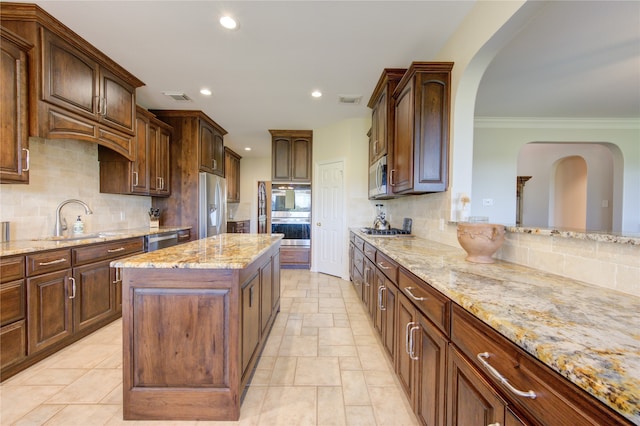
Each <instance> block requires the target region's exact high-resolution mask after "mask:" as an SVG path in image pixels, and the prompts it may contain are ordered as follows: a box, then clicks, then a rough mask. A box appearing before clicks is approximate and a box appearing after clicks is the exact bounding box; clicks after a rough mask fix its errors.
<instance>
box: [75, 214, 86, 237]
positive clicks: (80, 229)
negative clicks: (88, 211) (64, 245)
mask: <svg viewBox="0 0 640 426" xmlns="http://www.w3.org/2000/svg"><path fill="white" fill-rule="evenodd" d="M73 233H74V234H82V233H84V223H83V222H82V219H81V218H80V216H79V215H78V219H77V220H76V221H75V223H74V224H73Z"/></svg>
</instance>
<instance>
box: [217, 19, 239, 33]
mask: <svg viewBox="0 0 640 426" xmlns="http://www.w3.org/2000/svg"><path fill="white" fill-rule="evenodd" d="M220 25H222V26H223V27H225V28H226V29H228V30H235V29H236V28H238V23H237V22H236V20H235V19H233V18H232V17H231V16H223V17H222V18H220Z"/></svg>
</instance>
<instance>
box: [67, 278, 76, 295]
mask: <svg viewBox="0 0 640 426" xmlns="http://www.w3.org/2000/svg"><path fill="white" fill-rule="evenodd" d="M69 281H71V296H69V299H75V298H76V279H75V278H73V277H69Z"/></svg>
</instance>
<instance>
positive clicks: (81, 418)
mask: <svg viewBox="0 0 640 426" xmlns="http://www.w3.org/2000/svg"><path fill="white" fill-rule="evenodd" d="M118 409H119V408H118V406H117V405H99V404H78V405H67V406H65V407H64V408H63V409H62V410H60V411H58V412H57V413H56V414H55V415H54V416H53V417H51V418H50V419H49V421H48V422H47V426H49V425H51V426H58V425H59V426H72V425H78V426H85V425H103V424H105V423H106V422H107V421H109V419H111V418H112V417H113V416H114V414H115V413H116V412H117V411H118Z"/></svg>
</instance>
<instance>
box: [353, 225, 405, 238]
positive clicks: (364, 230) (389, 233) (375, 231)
mask: <svg viewBox="0 0 640 426" xmlns="http://www.w3.org/2000/svg"><path fill="white" fill-rule="evenodd" d="M361 231H362V233H363V234H367V235H381V236H395V235H406V236H408V235H411V231H406V230H404V229H398V228H391V229H375V228H369V227H365V228H362V229H361Z"/></svg>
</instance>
